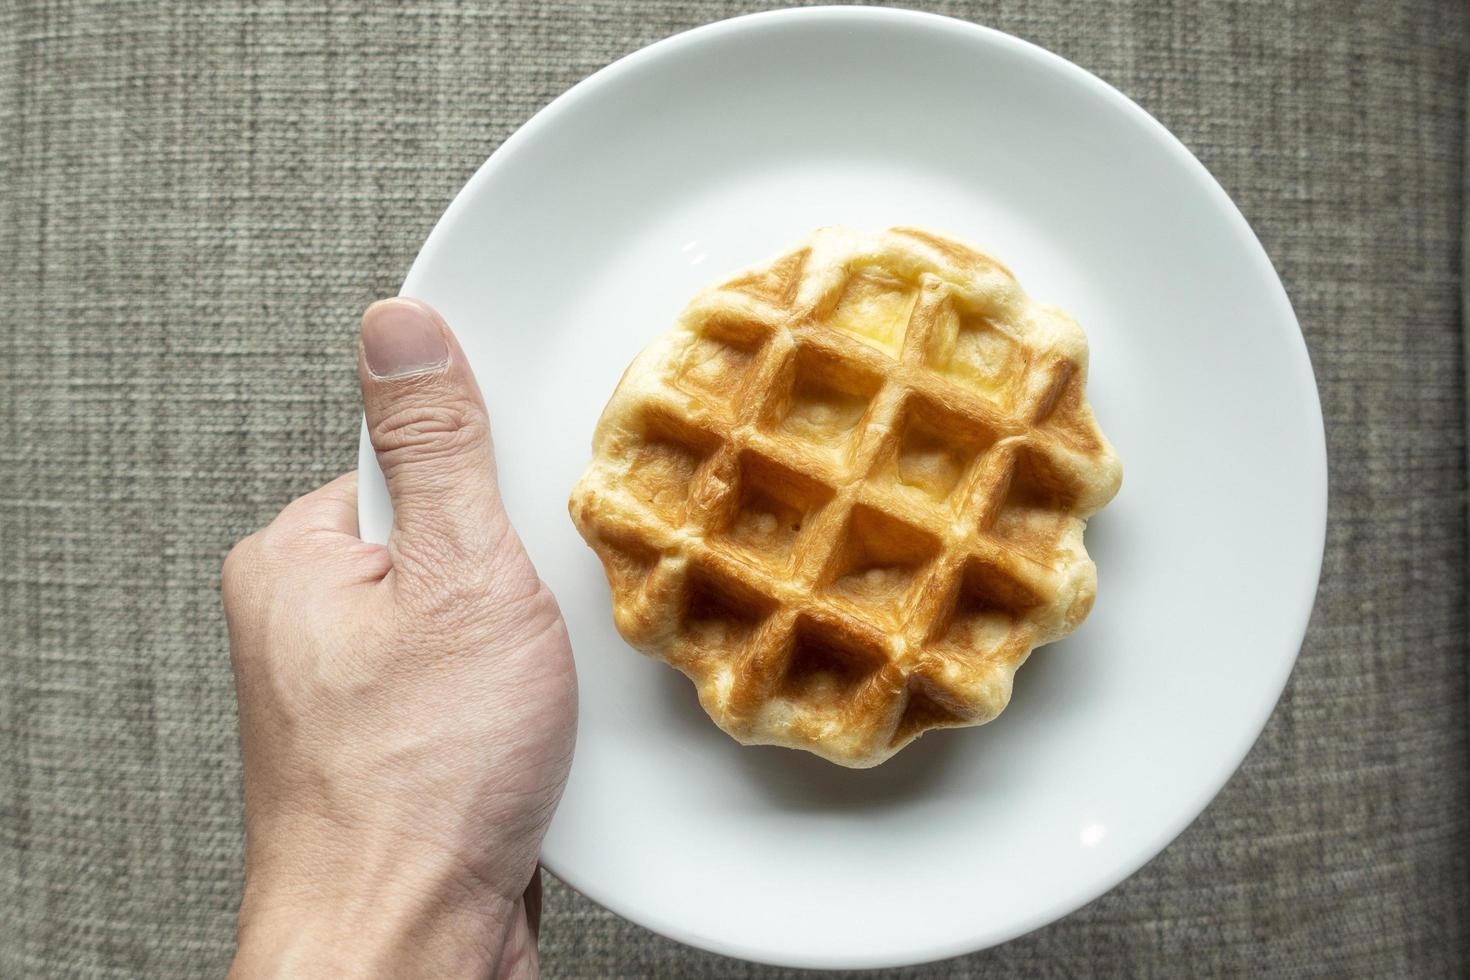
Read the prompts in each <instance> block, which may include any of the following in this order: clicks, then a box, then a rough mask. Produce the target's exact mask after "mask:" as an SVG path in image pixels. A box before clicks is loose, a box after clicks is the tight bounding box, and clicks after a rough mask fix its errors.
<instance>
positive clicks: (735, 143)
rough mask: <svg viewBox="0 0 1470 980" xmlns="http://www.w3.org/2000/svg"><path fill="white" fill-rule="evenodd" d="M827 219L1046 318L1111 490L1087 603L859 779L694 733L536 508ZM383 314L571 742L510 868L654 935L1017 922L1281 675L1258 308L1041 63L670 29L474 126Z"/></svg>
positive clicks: (1054, 71) (1286, 375)
mask: <svg viewBox="0 0 1470 980" xmlns="http://www.w3.org/2000/svg"><path fill="white" fill-rule="evenodd" d="M830 224H844V225H854V226H859V227H866V228H874V229H877V228H884V227H887V226H890V225H895V224H904V225H922V226H927V227H930V228H933V229H935V230H937V231H941V232H947V233H950V234H952V235H954V236H956V237H959V238H962V239H967V240H970V241H973V242H975V243H977V244H979V245H981V246H982V247H984V248H986V249H987V250H989V251H991V252H992V253H993V254H995V255H996V256H997V257H999V258H1000V259H1001V260H1002V261H1003V262H1005V263H1006V264H1007V265H1009V266H1010V268H1011V269H1012V270H1013V271H1014V272H1015V273H1016V275H1017V277H1018V278H1019V279H1020V281H1021V284H1022V285H1023V286H1024V287H1025V288H1026V290H1027V291H1028V292H1030V293H1031V295H1033V296H1035V297H1037V298H1038V299H1040V300H1041V301H1043V302H1048V303H1055V304H1057V305H1059V306H1061V307H1063V308H1064V309H1066V310H1068V311H1070V312H1071V313H1072V314H1073V315H1074V316H1075V317H1076V318H1077V319H1078V320H1079V321H1080V322H1081V323H1082V325H1083V327H1084V328H1085V329H1086V331H1087V334H1088V337H1089V338H1090V341H1091V345H1092V375H1091V384H1090V395H1091V400H1092V404H1093V406H1094V408H1095V410H1096V413H1097V418H1098V420H1099V422H1100V424H1101V425H1102V428H1103V430H1104V431H1105V432H1107V433H1108V435H1109V436H1110V437H1111V438H1112V440H1113V442H1114V444H1115V445H1116V446H1117V449H1118V452H1119V454H1120V455H1121V456H1122V458H1123V462H1124V472H1125V476H1124V485H1123V490H1122V492H1121V493H1120V494H1119V496H1118V497H1117V499H1116V500H1115V501H1114V502H1113V503H1112V505H1111V506H1109V507H1108V508H1107V509H1106V510H1105V511H1103V512H1102V513H1101V514H1100V515H1098V516H1097V517H1096V518H1094V519H1093V521H1092V523H1091V526H1090V527H1089V529H1088V532H1087V545H1088V547H1089V549H1090V550H1091V552H1092V555H1093V557H1094V558H1095V559H1096V561H1097V566H1098V576H1099V580H1100V584H1099V589H1098V597H1097V604H1096V607H1095V609H1094V611H1093V613H1092V616H1091V618H1090V619H1088V620H1087V622H1086V623H1085V624H1084V625H1083V626H1082V628H1081V629H1080V630H1078V631H1077V633H1076V634H1075V635H1074V636H1073V637H1072V638H1071V639H1069V640H1067V641H1065V642H1063V643H1058V644H1056V645H1054V646H1051V647H1046V648H1043V649H1041V650H1039V651H1038V652H1037V653H1035V654H1034V655H1033V656H1032V658H1031V660H1030V661H1029V662H1028V663H1027V664H1026V666H1024V667H1023V668H1022V669H1021V671H1020V672H1019V673H1018V675H1017V677H1016V685H1015V696H1014V700H1013V701H1012V703H1011V706H1010V707H1009V709H1007V711H1006V712H1005V713H1004V714H1002V715H1001V717H1000V718H999V719H998V720H996V721H995V722H993V723H991V724H989V725H986V726H984V727H981V728H973V729H963V730H956V731H945V732H935V733H931V734H929V735H927V736H925V737H924V738H923V739H921V740H920V741H919V742H917V743H915V744H914V745H913V746H911V747H909V748H907V749H905V750H904V751H903V752H901V753H900V754H899V755H898V756H896V757H895V758H894V759H893V760H891V761H890V762H888V763H886V764H884V765H883V766H881V767H879V768H877V769H872V770H866V771H851V770H845V769H840V768H838V767H836V766H833V765H830V764H828V763H826V762H823V761H821V760H820V759H817V758H815V757H813V756H810V755H807V754H805V753H798V752H793V751H788V750H784V749H777V748H742V747H741V746H739V745H737V744H736V743H735V742H733V741H732V740H731V739H729V738H728V737H727V736H725V735H724V734H723V733H721V732H720V731H719V730H718V729H716V728H715V726H714V725H713V724H712V723H711V722H709V721H708V720H707V719H706V718H705V716H704V714H703V712H702V711H701V710H700V708H699V705H698V703H697V701H696V699H695V696H694V690H693V688H692V686H691V685H690V684H689V682H688V681H686V680H685V679H684V678H683V677H682V676H681V675H680V674H678V673H677V672H675V671H674V670H672V669H671V668H669V667H666V666H664V665H663V664H660V663H656V662H654V661H652V660H649V659H646V658H644V657H642V656H640V655H639V654H637V653H635V652H634V651H633V650H631V649H630V648H629V647H628V646H627V645H626V644H624V643H623V641H622V640H621V639H620V638H619V637H618V635H617V633H616V632H615V631H614V629H613V625H612V618H611V614H610V606H609V598H608V589H607V585H606V582H605V580H604V578H603V574H602V569H601V566H600V565H599V563H598V561H597V559H596V558H595V557H594V556H593V554H592V552H591V551H590V550H588V549H587V547H586V546H585V545H584V544H583V543H582V541H581V539H580V538H579V537H578V536H577V533H576V531H575V530H574V529H573V528H572V523H571V521H570V519H569V518H568V516H567V506H566V501H567V494H568V492H569V491H570V490H571V487H572V484H573V483H574V482H575V481H576V479H577V477H578V475H579V474H580V473H581V471H582V468H583V467H584V466H585V465H586V463H587V460H588V455H589V446H590V440H591V437H592V429H593V425H594V424H595V423H596V421H597V417H598V414H599V413H600V412H601V410H602V406H603V403H604V402H605V401H606V399H607V397H608V395H609V394H611V392H612V390H613V387H614V385H616V383H617V381H618V377H619V375H620V374H621V373H622V371H623V368H624V367H625V366H626V365H627V364H628V362H629V361H631V360H632V358H633V356H634V355H635V354H636V353H637V352H638V351H639V350H640V349H641V348H642V347H643V346H644V345H645V344H647V343H648V342H649V341H650V340H652V339H653V338H654V337H655V336H657V335H658V334H659V333H661V332H663V331H664V330H666V329H668V328H669V327H670V325H671V324H672V322H673V320H674V317H675V315H676V314H677V313H678V311H679V310H680V309H681V307H682V306H683V305H684V303H685V302H686V301H687V300H688V299H689V298H690V297H691V296H692V295H693V294H694V293H695V292H696V291H697V290H698V289H699V288H700V287H701V286H703V285H705V284H706V283H708V282H710V281H713V280H716V279H719V278H721V277H722V276H724V275H726V274H727V273H729V272H731V271H733V270H735V269H737V268H739V267H740V266H743V265H745V264H747V263H750V262H754V261H757V260H760V259H764V258H767V257H770V256H773V255H775V254H777V253H778V252H779V251H780V250H781V249H782V247H783V246H785V245H787V244H788V243H790V242H793V241H795V240H796V239H798V238H800V237H801V236H803V235H805V234H806V233H807V232H809V231H810V230H812V229H813V228H817V227H819V226H822V225H830ZM403 291H404V293H405V294H407V295H413V296H418V297H422V298H424V299H426V300H428V301H430V302H432V303H434V304H435V305H436V306H438V308H439V309H440V310H442V311H443V312H444V314H445V316H446V317H447V318H448V320H449V323H450V324H451V325H452V326H453V327H454V328H455V330H456V331H457V332H458V334H459V336H460V338H461V340H462V341H463V344H464V348H465V350H466V351H467V352H468V354H469V357H470V359H471V361H472V362H473V364H474V367H475V369H476V370H477V372H478V373H479V376H480V379H481V382H482V385H483V387H484V390H485V393H486V396H487V399H488V401H489V405H490V411H491V415H492V417H493V421H494V426H495V435H496V441H497V452H498V458H499V463H500V478H501V481H502V484H503V487H504V495H505V500H506V504H507V506H508V507H509V508H510V512H511V516H512V517H513V518H514V520H515V522H516V524H517V526H518V527H519V528H520V531H521V534H522V536H523V537H524V539H525V542H526V545H527V547H528V548H529V549H530V552H531V555H532V557H533V558H534V559H535V562H536V565H537V567H538V568H539V569H540V571H541V574H542V576H543V577H544V578H545V579H546V581H547V582H548V583H549V584H550V585H551V587H552V589H553V590H554V591H555V592H556V594H557V596H558V597H559V598H560V600H561V605H562V609H563V611H564V612H565V614H566V618H567V623H568V626H569V628H570V630H571V637H572V643H573V647H574V649H575V651H576V658H577V670H578V674H579V677H580V681H581V693H582V713H581V727H580V732H579V738H578V746H577V757H576V762H575V764H574V766H573V769H572V776H571V781H570V784H569V785H568V787H567V792H566V797H565V799H564V801H563V803H562V806H561V809H560V811H559V812H558V813H557V815H556V820H555V822H554V824H553V826H552V828H551V832H550V835H549V836H548V837H547V840H546V846H545V863H546V866H547V867H548V868H549V869H550V870H551V871H553V872H554V873H555V874H556V875H557V876H558V877H560V878H562V879H563V880H565V881H566V882H567V883H568V884H570V885H571V886H572V887H574V888H576V889H578V890H579V891H581V892H583V893H584V894H586V895H588V896H590V897H591V898H593V899H595V900H596V901H598V902H601V903H602V904H603V905H605V906H607V907H608V908H610V909H612V910H613V911H615V912H617V913H619V914H621V915H624V916H626V917H627V918H629V919H632V920H633V921H635V922H639V923H642V924H643V925H645V926H648V927H649V928H652V929H655V930H657V931H658V932H661V933H664V934H665V935H668V936H672V937H674V938H675V939H680V940H683V941H684V942H687V943H691V944H694V945H697V946H702V947H704V948H706V949H711V950H716V951H718V952H722V953H727V954H730V955H734V956H741V957H746V958H749V959H754V960H761V961H767V962H772V963H781V964H789V965H799V966H813V967H872V966H891V965H896V964H902V963H912V962H917V961H922V960H931V959H937V958H941V957H946V956H951V955H955V954H958V953H963V952H966V951H969V950H975V949H979V948H981V947H984V946H989V945H992V944H995V943H999V942H1003V941H1005V940H1007V939H1010V938H1012V937H1014V936H1017V935H1019V934H1021V933H1023V932H1026V931H1027V930H1030V929H1034V928H1036V927H1038V926H1040V925H1043V924H1045V923H1047V922H1050V921H1052V920H1054V919H1056V918H1058V917H1060V916H1062V915H1065V914H1067V913H1068V912H1070V911H1072V910H1073V909H1076V908H1077V907H1078V906H1080V905H1082V904H1083V903H1085V902H1087V901H1089V900H1091V899H1092V898H1094V897H1096V896H1097V895H1099V894H1101V893H1102V892H1103V891H1105V890H1106V889H1108V888H1110V887H1112V886H1113V885H1115V884H1117V883H1118V882H1119V881H1120V880H1122V879H1123V878H1124V877H1126V876H1127V875H1128V874H1130V873H1132V872H1133V871H1134V870H1135V869H1137V868H1138V867H1139V866H1140V865H1142V864H1143V863H1144V862H1145V861H1147V860H1148V859H1149V858H1150V857H1152V856H1153V855H1154V854H1156V853H1158V851H1159V850H1160V849H1161V848H1163V847H1164V845H1166V844H1167V843H1168V842H1169V841H1170V840H1171V839H1173V837H1174V836H1175V835H1176V834H1178V833H1179V832H1180V831H1181V830H1182V829H1183V828H1184V827H1185V826H1186V825H1187V824H1188V823H1189V822H1190V821H1191V820H1192V819H1194V817H1195V816H1196V815H1198V814H1199V812H1200V811H1201V810H1202V809H1203V808H1204V807H1205V805H1206V804H1207V803H1208V802H1209V800H1210V799H1211V797H1213V796H1214V795H1215V793H1216V792H1217V791H1218V790H1219V789H1220V787H1221V786H1222V785H1223V784H1224V783H1225V781H1226V779H1227V778H1229V776H1230V774H1231V773H1232V772H1233V771H1234V770H1235V768H1236V766H1237V765H1239V763H1240V761H1241V759H1242V757H1243V756H1244V755H1245V753H1246V750H1247V749H1248V748H1249V747H1250V745H1251V743H1252V742H1253V741H1254V740H1255V738H1256V736H1257V734H1258V733H1259V732H1260V730H1261V727H1262V725H1263V724H1264V723H1265V721H1266V718H1267V716H1268V715H1269V714H1270V711H1271V708H1272V706H1273V705H1274V704H1275V702H1276V699H1277V697H1278V696H1279V694H1280V692H1281V688H1282V685H1283V684H1284V683H1285V681H1286V677H1287V675H1288V673H1289V672H1290V670H1291V666H1292V663H1293V661H1294V659H1295V657H1296V653H1297V649H1298V647H1299V645H1300V643H1301V639H1302V634H1303V631H1304V630H1305V628H1306V623H1307V617H1308V615H1309V613H1310V611H1311V608H1312V599H1313V595H1314V592H1315V588H1316V583H1317V574H1318V571H1319V566H1320V563H1321V555H1322V544H1323V535H1324V528H1325V515H1326V487H1327V477H1326V452H1325V444H1324V440H1323V432H1322V416H1321V410H1320V408H1319V405H1318V402H1317V393H1316V387H1315V385H1314V382H1313V377H1312V369H1311V366H1310V364H1309V363H1308V360H1307V352H1306V348H1305V346H1304V345H1303V343H1302V338H1301V334H1300V332H1299V330H1298V327H1297V323H1296V320H1295V318H1294V317H1293V315H1292V311H1291V307H1290V305H1289V303H1288V301H1287V298H1286V295H1285V293H1284V291H1283V290H1282V287H1281V283H1280V281H1279V280H1278V279H1277V276H1276V274H1275V272H1274V271H1273V270H1272V268H1271V264H1270V262H1269V260H1268V259H1267V258H1266V255H1265V253H1264V252H1263V251H1262V249H1261V246H1260V244H1259V243H1258V242H1257V240H1256V238H1255V236H1254V235H1253V234H1252V233H1251V230H1250V228H1249V227H1248V226H1247V225H1246V223H1245V221H1244V219H1243V218H1242V217H1241V215H1240V213H1239V212H1238V211H1237V210H1236V208H1235V207H1234V205H1233V204H1231V202H1230V200H1229V198H1228V197H1227V196H1226V195H1225V193H1224V191H1223V190H1221V188H1220V186H1219V185H1218V184H1216V182H1215V181H1214V180H1213V179H1212V178H1211V177H1210V175H1209V173H1207V172H1206V171H1205V169H1204V167H1203V166H1201V165H1200V163H1199V162H1198V161H1196V160H1195V159H1194V157H1192V156H1191V155H1190V153H1189V152H1188V151H1187V150H1186V149H1185V148H1184V147H1183V146H1182V145H1181V144H1180V143H1179V142H1178V141H1177V140H1176V139H1174V137H1172V136H1171V135H1170V134H1169V133H1168V132H1167V131H1166V130H1165V129H1164V128H1163V127H1162V126H1160V125H1159V124H1158V123H1157V122H1155V121H1154V120H1153V119H1152V118H1150V117H1149V116H1148V115H1147V114H1146V113H1144V112H1143V110H1142V109H1140V108H1139V107H1138V106H1136V105H1134V104H1133V103H1132V102H1130V101H1129V100H1128V99H1127V98H1125V97H1124V96H1123V95H1121V94H1119V93H1118V92H1117V91H1115V90H1114V89H1112V88H1110V87H1109V86H1108V85H1106V84H1105V83H1103V82H1102V81H1099V80H1098V79H1097V78H1095V77H1094V76H1092V75H1089V74H1088V73H1087V72H1085V71H1083V70H1081V69H1080V68H1077V67H1076V66H1074V65H1072V64H1070V63H1068V62H1067V61H1064V60H1063V59H1061V58H1059V57H1057V56H1055V55H1052V54H1049V53H1047V52H1046V51H1043V50H1041V49H1040V48H1037V47H1034V46H1032V45H1030V44H1027V43H1025V42H1022V41H1019V40H1017V39H1015V38H1013V37H1009V36H1007V35H1004V34H1000V33H996V32H995V31H990V30H986V29H984V28H980V27H975V26H973V25H970V24H966V23H962V22H959V21H955V20H948V19H944V18H940V17H934V16H928V15H921V14H914V13H906V12H897V11H890V10H873V9H866V10H864V9H854V8H828V9H814V10H804V11H783V12H778V13H772V14H763V15H756V16H751V17H744V18H739V19H736V20H731V21H726V22H723V23H719V24H715V25H712V26H709V27H705V28H701V29H699V30H695V31H691V32H689V33H687V34H681V35H679V36H677V37H674V38H671V39H669V40H666V41H663V42H661V43H658V44H655V45H653V46H651V47H649V48H646V49H644V50H642V51H639V52H638V53H636V54H634V55H632V56H630V57H627V58H625V59H623V60H622V61H619V62H618V63H616V64H614V65H612V66H611V67H609V68H606V69H604V70H602V71H600V72H598V73H597V74H595V75H593V76H592V77H591V78H589V79H587V80H586V81H584V82H582V83H581V84H579V85H577V86H576V87H575V88H573V89H572V90H571V91H569V92H567V93H566V94H565V95H563V96H562V97H561V98H559V99H557V100H556V101H555V102H554V103H552V104H551V105H550V106H548V107H547V108H546V109H545V110H543V111H542V112H541V113H539V114H538V115H537V116H536V117H535V118H534V119H532V120H531V121H530V122H528V123H527V124H526V125H525V126H524V127H523V128H522V129H521V130H520V131H519V132H518V133H516V134H515V135H514V136H513V137H512V138H510V139H509V140H507V141H506V143H505V145H504V146H502V147H501V148H500V149H499V150H498V151H497V152H496V153H495V154H494V156H492V157H491V158H490V160H489V161H488V162H487V163H486V164H485V165H484V166H483V167H482V168H481V169H480V170H479V172H478V173H476V174H475V176H474V177H473V179H471V180H470V182H469V184H468V185H467V186H466V187H465V188H464V190H463V192H461V193H460V195H459V196H458V197H457V198H456V199H455V201H454V203H453V204H452V205H451V206H450V207H449V210H448V211H447V212H445V214H444V217H443V218H442V219H441V220H440V221H439V224H438V226H437V227H435V229H434V231H433V233H432V234H431V235H430V236H429V240H428V242H427V243H426V244H425V246H424V249H423V251H422V253H421V254H420V255H419V257H418V260H417V262H415V264H414V266H413V269H412V271H411V272H410V273H409V276H408V279H407V281H406V282H405V283H404V290H403ZM361 465H362V471H363V473H364V475H365V478H364V479H363V481H362V484H361V486H362V501H361V504H362V513H361V521H362V528H363V532H364V536H365V537H368V538H370V539H376V540H383V539H384V538H385V536H386V534H387V529H388V527H389V524H390V522H391V514H390V511H389V508H388V505H387V501H386V499H385V496H384V493H383V488H382V481H381V476H380V475H379V474H378V471H377V467H376V465H375V463H374V460H373V455H372V452H371V450H370V449H369V448H366V447H365V448H364V450H363V453H362V456H361Z"/></svg>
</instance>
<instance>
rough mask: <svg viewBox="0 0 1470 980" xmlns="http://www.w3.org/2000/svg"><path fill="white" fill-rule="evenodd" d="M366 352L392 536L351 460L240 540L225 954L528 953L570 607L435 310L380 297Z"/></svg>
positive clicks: (508, 972) (263, 971) (442, 959)
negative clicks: (526, 522) (523, 514)
mask: <svg viewBox="0 0 1470 980" xmlns="http://www.w3.org/2000/svg"><path fill="white" fill-rule="evenodd" d="M358 369H359V374H360V376H361V381H362V394H363V404H364V406H365V414H366V417H367V425H368V430H369V433H370V435H371V438H372V443H373V447H374V448H375V449H376V450H377V456H378V462H379V464H380V466H381V467H382V470H383V475H384V477H385V478H386V480H387V485H388V492H389V495H390V497H391V498H392V501H393V509H394V521H393V529H392V533H391V535H390V537H389V540H388V544H387V545H386V546H383V545H376V544H368V543H365V542H363V541H362V540H360V539H359V538H358V527H357V480H356V474H353V473H349V474H347V475H346V476H343V477H341V478H339V479H337V480H334V481H333V482H331V483H329V484H327V485H326V486H324V487H322V488H320V489H318V490H315V491H313V492H312V493H309V494H307V495H306V496H304V497H302V498H301V499H299V500H296V501H295V502H293V503H291V504H290V505H289V506H287V507H286V509H285V510H283V511H282V512H281V513H280V515H279V516H278V517H276V519H275V520H274V521H272V522H271V524H270V525H269V526H268V527H266V528H264V529H263V530H261V531H258V532H257V533H255V534H252V535H251V536H250V537H248V538H246V539H245V540H243V541H241V542H240V543H239V544H238V545H236V546H235V548H234V550H232V551H231V552H230V555H229V557H228V558H227V559H226V560H225V566H224V574H223V583H222V591H223V596H224V605H225V613H226V616H227V618H228V620H229V626H230V654H231V660H232V661H233V664H234V669H235V685H236V691H237V694H238V698H239V706H240V741H241V754H242V757H243V762H244V772H245V837H246V847H245V891H244V896H243V898H242V901H241V906H240V918H239V936H238V939H239V946H238V950H237V953H236V958H235V963H234V966H233V968H232V971H231V972H232V975H234V976H260V975H282V974H305V975H332V976H356V975H364V976H365V975H375V976H376V975H391V976H420V975H422V976H436V977H437V976H444V977H448V976H459V975H474V976H502V977H509V976H534V975H535V974H536V969H537V965H536V938H535V933H536V929H537V927H538V924H539V914H540V909H539V899H540V891H539V879H538V878H537V869H536V859H537V854H538V853H539V850H540V846H541V840H542V837H543V836H544V834H545V832H546V827H547V824H548V823H549V822H550V819H551V815H552V811H553V810H554V809H555V807H556V804H557V801H558V800H559V798H560V796H561V791H562V787H563V785H564V784H565V782H566V776H567V770H568V767H569V765H570V763H571V757H572V744H573V741H574V733H575V727H576V679H575V674H574V672H573V668H572V657H571V648H570V646H569V645H568V642H567V634H566V627H565V625H564V624H563V622H562V618H561V613H560V611H559V610H558V609H557V605H556V600H555V599H554V598H553V597H552V595H551V593H550V592H549V591H548V590H547V588H546V586H545V585H544V584H542V582H541V580H540V579H539V578H538V577H537V575H536V571H535V569H534V568H533V567H532V565H531V562H530V560H529V558H527V556H526V553H525V550H524V549H523V548H522V547H521V542H520V539H519V538H518V537H517V536H516V533H515V530H514V529H513V528H512V527H511V525H510V522H509V520H508V519H507V518H506V515H505V511H504V509H503V508H502V507H501V503H500V496H499V492H498V489H497V487H496V482H495V465H494V458H493V454H492V450H491V443H490V430H489V423H488V418H487V416H486V412H485V406H484V402H483V400H482V399H481V397H480V392H479V388H478V387H477V386H476V384H475V381H474V378H473V376H472V375H471V373H470V369H469V366H468V364H467V363H466V361H465V357H464V353H463V352H462V351H461V350H460V348H459V345H458V343H456V342H455V340H454V337H453V335H452V334H451V333H450V331H449V329H448V327H447V326H446V325H445V324H444V323H443V321H442V320H441V319H440V318H439V316H438V314H437V313H435V312H434V311H433V310H432V309H430V308H429V307H428V306H427V305H425V304H423V303H419V302H417V301H413V300H403V299H394V300H386V301H383V302H380V303H375V304H374V305H373V306H372V307H370V308H369V309H368V311H367V313H366V314H365V315H364V316H363V323H362V344H361V346H360V353H359V357H358ZM528 889H529V890H528Z"/></svg>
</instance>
